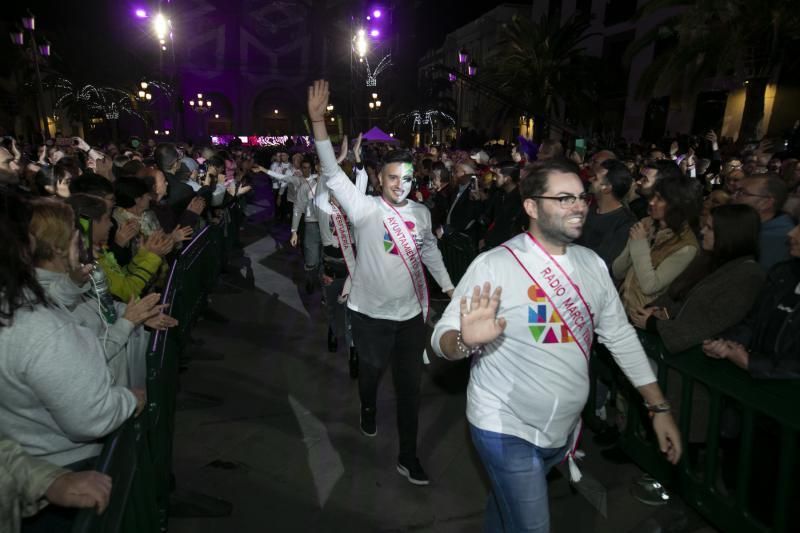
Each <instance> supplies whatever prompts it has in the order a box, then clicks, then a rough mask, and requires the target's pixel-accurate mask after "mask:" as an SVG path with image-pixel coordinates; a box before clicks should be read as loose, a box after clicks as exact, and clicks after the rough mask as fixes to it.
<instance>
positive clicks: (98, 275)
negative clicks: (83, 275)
mask: <svg viewBox="0 0 800 533" xmlns="http://www.w3.org/2000/svg"><path fill="white" fill-rule="evenodd" d="M91 278H92V279H91V283H92V290H91V295H92V297H94V298H96V299H97V301H98V302H100V310H101V312H102V314H103V319H105V321H106V323H107V324H113V323H115V322H116V321H117V310H116V308H115V307H114V298H112V297H111V293H110V292H108V278H106V273H105V272H103V269H102V268H101V267H100V265H99V264H97V263H95V264H94V268H93V269H92V274H91Z"/></svg>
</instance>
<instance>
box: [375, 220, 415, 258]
mask: <svg viewBox="0 0 800 533" xmlns="http://www.w3.org/2000/svg"><path fill="white" fill-rule="evenodd" d="M406 227H407V228H408V231H410V232H411V235H412V236H413V237H414V242H415V243H417V247H418V248H420V249H422V239H421V238H420V237H419V235H417V232H415V231H414V228H415V227H416V226H415V224H414V223H413V222H410V221H408V220H406ZM383 250H384V251H385V252H388V253H390V254H392V255H400V254H399V253H398V252H397V246H395V244H394V241H393V240H392V237H391V235H389V232H388V231H386V232H384V234H383Z"/></svg>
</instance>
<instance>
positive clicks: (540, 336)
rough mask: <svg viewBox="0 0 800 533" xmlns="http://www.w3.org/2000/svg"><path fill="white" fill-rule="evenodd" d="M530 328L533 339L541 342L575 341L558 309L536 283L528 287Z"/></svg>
mask: <svg viewBox="0 0 800 533" xmlns="http://www.w3.org/2000/svg"><path fill="white" fill-rule="evenodd" d="M528 298H529V299H530V300H531V302H532V303H531V304H530V305H529V306H528V329H529V330H530V332H531V336H532V337H533V340H534V341H535V342H537V343H540V344H558V343H562V342H575V339H574V338H573V337H572V335H571V334H570V332H569V328H568V327H567V325H566V324H564V321H563V320H562V319H561V316H560V315H559V314H558V311H556V310H555V308H554V307H553V306H552V305H550V302H548V301H547V297H546V296H545V293H544V291H543V290H542V289H541V288H539V285H537V284H536V283H534V284H533V285H531V286H530V287H529V288H528Z"/></svg>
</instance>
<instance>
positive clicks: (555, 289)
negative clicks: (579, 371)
mask: <svg viewBox="0 0 800 533" xmlns="http://www.w3.org/2000/svg"><path fill="white" fill-rule="evenodd" d="M526 235H527V236H528V242H530V243H531V246H526V247H525V250H524V251H525V252H526V256H525V259H527V260H528V264H529V266H531V270H533V271H534V272H535V276H534V274H533V273H532V272H531V270H529V269H528V268H527V267H526V266H525V264H524V263H523V262H522V261H521V260H520V258H519V257H518V256H517V254H516V253H514V251H513V250H512V249H511V248H509V247H508V246H506V245H505V244H502V245H501V246H502V247H503V248H505V249H506V250H508V252H509V253H510V254H511V255H512V256H513V257H514V259H516V261H517V263H518V264H519V266H520V267H521V268H522V270H524V271H525V274H527V275H528V277H529V278H530V279H531V281H533V282H534V283H535V284H536V285H538V286H539V288H541V289H542V291H543V292H544V294H545V296H546V297H547V300H548V301H549V302H550V305H552V306H553V308H554V309H556V311H558V315H559V316H560V317H561V319H562V320H563V321H564V325H565V326H567V329H569V332H570V335H572V338H573V339H575V344H577V345H578V348H580V350H581V352H582V353H583V356H584V357H585V358H586V361H587V362H588V361H589V354H590V353H591V349H592V340H593V339H594V320H593V318H592V313H591V312H590V311H589V305H588V304H587V303H586V300H584V299H583V295H581V290H580V288H579V287H578V286H577V285H575V282H573V281H572V279H570V277H569V276H568V275H567V273H566V272H564V269H563V268H561V265H559V264H558V262H557V261H556V260H555V259H553V256H551V255H550V254H549V253H547V250H545V249H544V248H543V247H542V245H541V244H539V242H538V241H537V240H536V239H535V238H534V237H533V235H531V234H530V233H526ZM527 252H530V253H527Z"/></svg>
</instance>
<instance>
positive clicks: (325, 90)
mask: <svg viewBox="0 0 800 533" xmlns="http://www.w3.org/2000/svg"><path fill="white" fill-rule="evenodd" d="M329 98H330V88H329V87H328V82H327V81H326V80H316V81H314V84H313V85H311V87H309V88H308V116H309V118H311V120H312V121H324V120H325V111H326V110H327V107H328V99H329Z"/></svg>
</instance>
